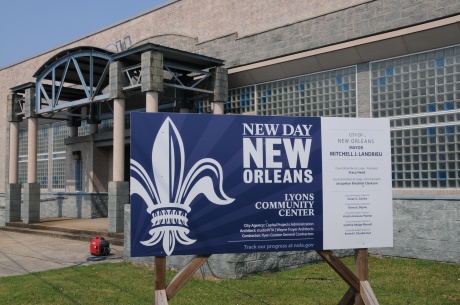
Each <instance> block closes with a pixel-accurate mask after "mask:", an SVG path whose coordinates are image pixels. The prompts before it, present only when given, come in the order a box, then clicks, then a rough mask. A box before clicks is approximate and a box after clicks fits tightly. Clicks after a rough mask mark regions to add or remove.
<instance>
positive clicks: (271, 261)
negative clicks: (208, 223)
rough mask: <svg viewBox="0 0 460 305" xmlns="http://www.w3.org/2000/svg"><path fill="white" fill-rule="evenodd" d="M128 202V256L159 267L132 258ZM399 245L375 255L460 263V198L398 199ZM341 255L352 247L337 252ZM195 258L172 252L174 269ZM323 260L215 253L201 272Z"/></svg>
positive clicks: (230, 274)
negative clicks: (174, 254) (173, 254)
mask: <svg viewBox="0 0 460 305" xmlns="http://www.w3.org/2000/svg"><path fill="white" fill-rule="evenodd" d="M129 207H130V206H129V205H126V206H125V232H124V233H125V248H124V250H125V252H124V256H125V259H127V260H129V261H132V262H134V263H137V264H142V265H153V264H154V259H153V257H136V258H132V257H130V253H131V252H130V232H131V231H130V221H129V220H130V209H129ZM393 214H394V233H393V234H394V246H393V248H372V249H369V253H370V254H371V255H385V256H396V257H409V258H418V259H426V260H433V261H441V262H449V263H460V250H459V249H460V198H445V199H436V198H435V199H414V198H412V199H410V198H408V199H394V200H393ZM334 253H335V254H336V255H338V256H346V255H352V254H353V251H352V250H340V251H334ZM191 259H192V256H170V257H168V258H167V266H168V268H169V269H173V270H180V269H181V268H183V267H184V266H185V265H186V264H187V263H188V262H189V261H190V260H191ZM319 261H321V258H320V257H319V256H318V255H317V254H316V253H315V252H314V251H304V252H302V251H299V252H271V253H242V254H216V255H212V256H211V257H210V259H209V260H208V263H206V264H205V265H204V266H203V267H202V270H201V271H200V272H204V273H205V274H207V275H212V276H216V277H221V278H224V277H225V278H240V277H242V276H244V275H247V274H254V273H260V272H274V271H280V270H288V269H293V268H298V267H301V266H304V265H307V264H311V263H314V262H319Z"/></svg>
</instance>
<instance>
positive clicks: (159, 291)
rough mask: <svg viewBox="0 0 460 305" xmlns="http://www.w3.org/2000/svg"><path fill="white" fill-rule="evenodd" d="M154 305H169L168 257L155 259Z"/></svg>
mask: <svg viewBox="0 0 460 305" xmlns="http://www.w3.org/2000/svg"><path fill="white" fill-rule="evenodd" d="M153 305H168V298H167V297H166V256H156V257H155V295H154V300H153Z"/></svg>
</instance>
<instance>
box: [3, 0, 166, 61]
mask: <svg viewBox="0 0 460 305" xmlns="http://www.w3.org/2000/svg"><path fill="white" fill-rule="evenodd" d="M169 2H171V0H0V68H2V67H5V66H9V65H11V64H14V63H16V62H18V61H21V60H24V59H27V58H29V57H32V56H34V55H37V54H40V53H43V52H45V51H48V50H50V49H53V48H55V47H58V46H61V45H63V44H65V43H68V42H71V41H73V40H75V39H77V38H80V37H82V36H84V35H87V34H90V33H92V32H95V31H97V30H100V29H103V28H105V27H107V26H110V25H113V24H115V23H117V22H120V21H123V20H125V19H127V18H129V17H133V16H135V15H137V14H139V13H142V12H145V11H147V10H150V9H152V8H155V7H157V6H159V5H162V4H165V3H169Z"/></svg>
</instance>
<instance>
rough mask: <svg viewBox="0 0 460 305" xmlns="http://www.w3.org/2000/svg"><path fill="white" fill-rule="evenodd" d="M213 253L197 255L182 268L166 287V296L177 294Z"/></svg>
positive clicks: (169, 298) (169, 297) (170, 296)
mask: <svg viewBox="0 0 460 305" xmlns="http://www.w3.org/2000/svg"><path fill="white" fill-rule="evenodd" d="M210 256H211V255H210V254H208V255H197V256H195V257H194V258H193V259H192V260H191V261H190V262H189V263H188V265H187V266H185V268H184V269H182V270H181V271H180V272H179V273H178V274H177V275H176V276H175V277H174V278H173V279H172V280H171V282H169V284H168V286H167V287H166V296H167V297H168V300H171V298H172V297H173V296H174V294H176V292H177V291H179V289H181V288H182V286H183V285H184V284H185V283H186V282H187V281H188V280H189V279H190V278H191V277H192V276H193V275H194V274H195V272H196V271H197V270H198V269H199V268H200V267H201V266H202V265H203V264H204V263H205V262H206V261H207V259H208V258H209V257H210Z"/></svg>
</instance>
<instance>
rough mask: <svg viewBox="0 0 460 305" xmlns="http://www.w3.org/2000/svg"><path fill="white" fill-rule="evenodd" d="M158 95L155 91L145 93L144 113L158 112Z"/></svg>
mask: <svg viewBox="0 0 460 305" xmlns="http://www.w3.org/2000/svg"><path fill="white" fill-rule="evenodd" d="M158 96H159V94H158V92H157V91H147V92H146V93H145V112H158V104H159V97H158Z"/></svg>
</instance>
